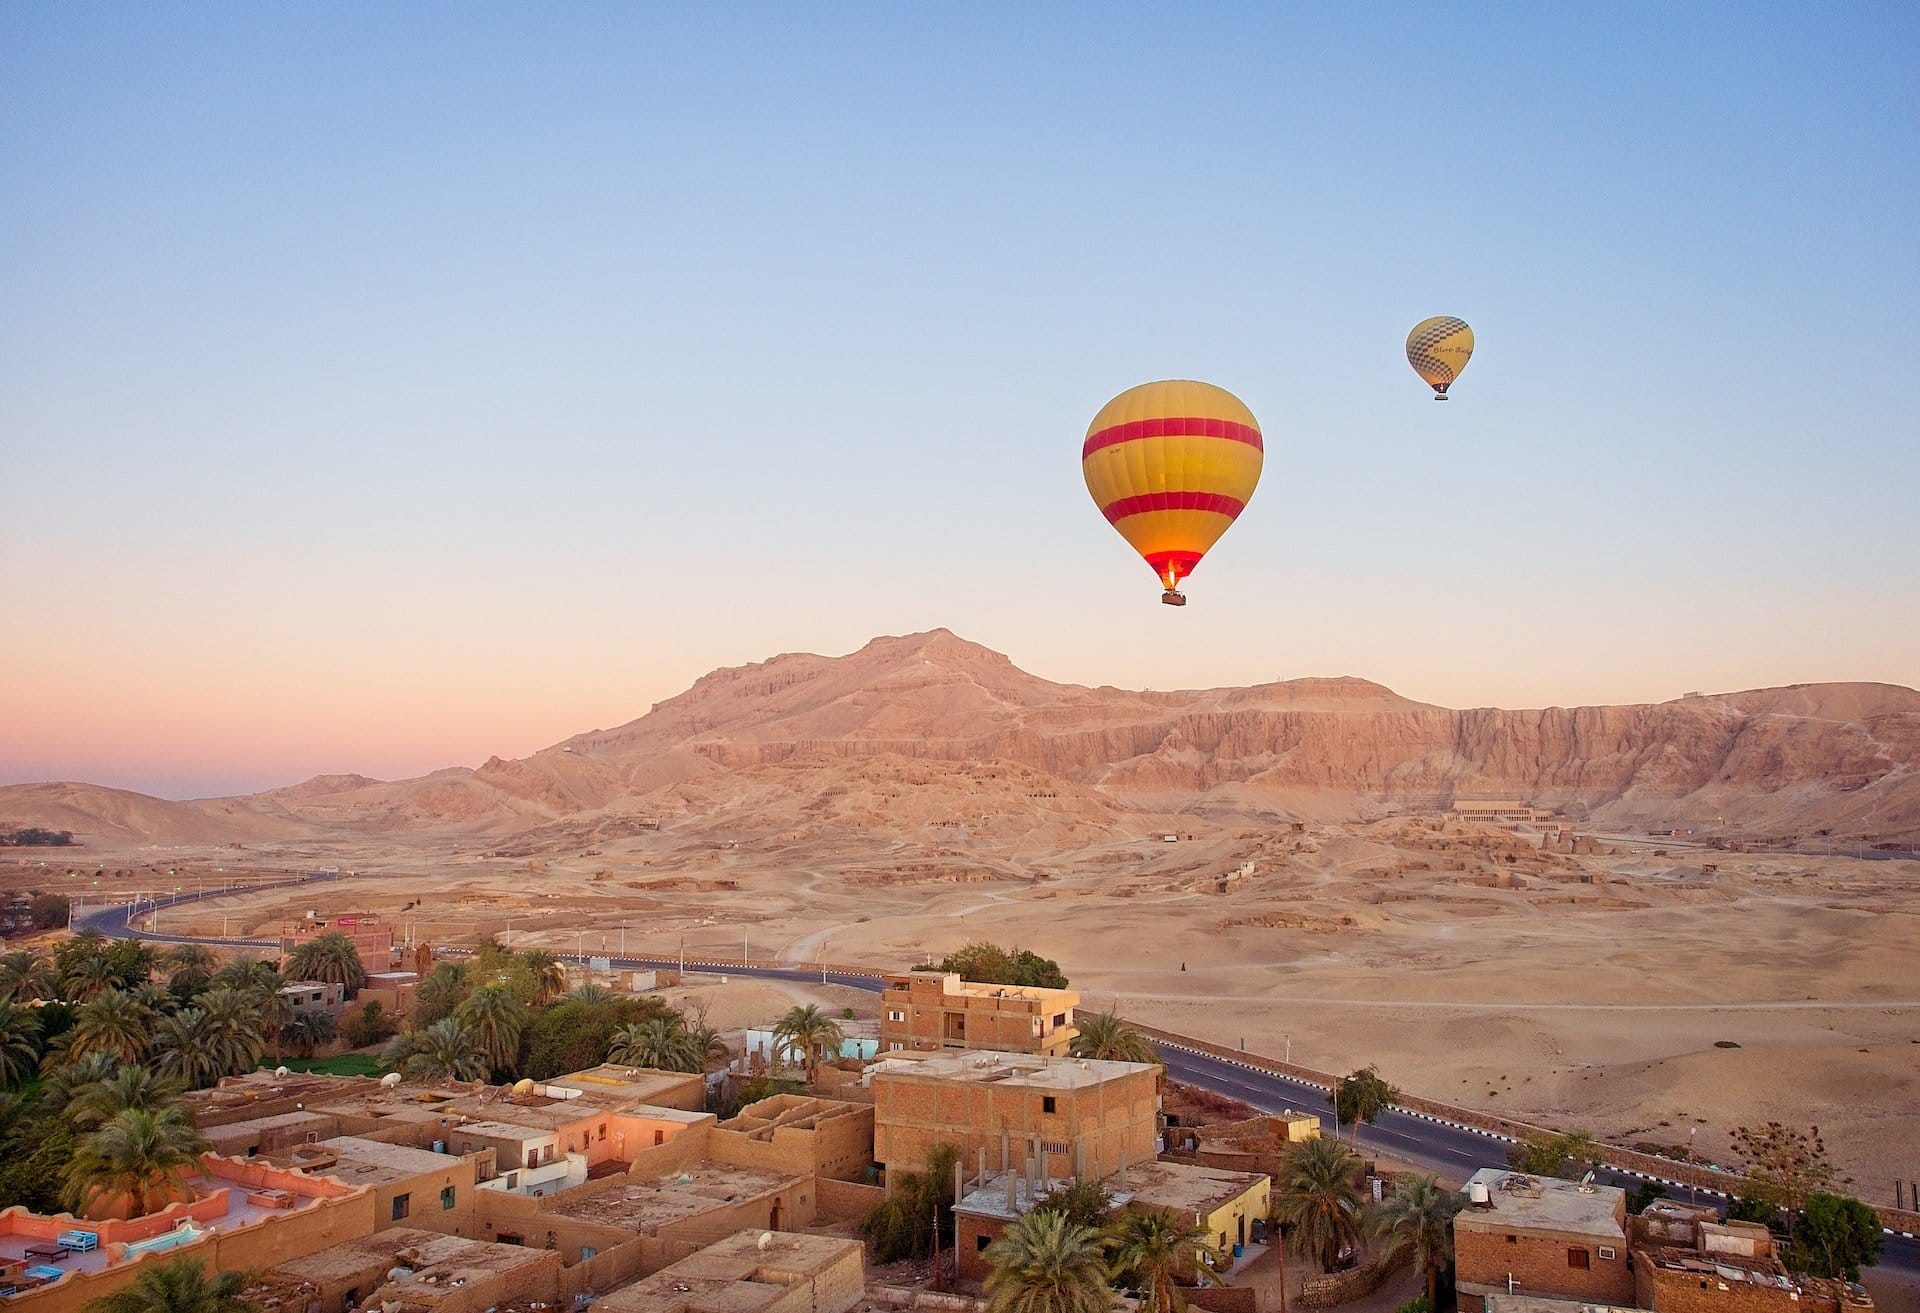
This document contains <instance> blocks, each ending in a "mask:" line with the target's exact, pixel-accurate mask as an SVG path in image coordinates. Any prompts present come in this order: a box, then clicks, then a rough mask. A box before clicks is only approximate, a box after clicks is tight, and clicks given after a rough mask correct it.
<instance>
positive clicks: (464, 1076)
mask: <svg viewBox="0 0 1920 1313" xmlns="http://www.w3.org/2000/svg"><path fill="white" fill-rule="evenodd" d="M386 1060H387V1064H388V1065H389V1066H391V1067H394V1068H396V1069H398V1071H399V1072H400V1074H401V1075H402V1076H404V1077H406V1078H407V1079H408V1080H413V1081H428V1082H441V1081H451V1080H484V1079H485V1078H486V1075H487V1056H486V1054H485V1053H484V1052H482V1051H481V1048H480V1042H479V1041H478V1040H477V1039H475V1038H474V1036H473V1033H472V1032H471V1031H469V1030H468V1029H467V1028H466V1027H465V1026H463V1025H461V1024H460V1021H459V1018H457V1017H442V1018H441V1019H440V1020H438V1021H436V1022H434V1023H433V1024H432V1025H431V1026H428V1027H427V1028H426V1029H425V1030H415V1031H409V1032H408V1033H407V1034H405V1035H402V1036H400V1037H399V1038H397V1039H395V1040H394V1041H393V1043H391V1044H389V1045H388V1046H387V1052H386Z"/></svg>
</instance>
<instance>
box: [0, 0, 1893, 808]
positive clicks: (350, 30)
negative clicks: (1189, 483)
mask: <svg viewBox="0 0 1920 1313" xmlns="http://www.w3.org/2000/svg"><path fill="white" fill-rule="evenodd" d="M1032 9H1033V7H1031V6H1018V5H967V6H932V5H905V4H901V5H889V6H880V5H860V6H837V7H827V6H820V5H809V6H773V5H761V6H752V7H746V8H736V9H731V10H723V9H721V8H719V7H717V6H677V7H667V6H657V7H652V8H648V7H642V6H615V5H607V6H590V5H572V6H531V5H528V6H506V5H499V6H491V7H474V6H465V5H447V6H433V5H427V4H410V5H392V6H383V5H374V4H339V5H301V6H295V5H258V6H256V5H243V4H237V3H236V4H205V5H195V6H178V5H172V6H161V5H101V4H84V3H82V4H54V3H51V2H48V3H39V4H13V5H7V6H5V7H4V8H0V474H3V475H4V482H5V496H4V500H0V617H4V619H0V781H17V780H29V779H45V778H85V779H92V780H97V781H101V782H105V783H112V784H118V785H124V786H128V787H133V788H139V789H143V790H147V791H151V792H157V793H161V794H164V795H168V796H189V795H195V794H203V793H212V792H226V791H236V790H242V789H251V788H257V787H264V786H268V785H273V784H280V783H288V782H292V781H294V780H297V779H300V778H303V777H305V776H307V775H310V774H313V773H315V772H317V771H322V770H358V771H363V772H366V773H369V774H374V775H381V776H396V775H403V774H410V773H417V772H421V771H424V770H427V769H431V768H434V767H438V766H442V765H449V764H474V763H477V762H479V761H481V760H483V759H484V758H485V757H486V756H487V755H489V754H490V753H499V754H502V755H515V754H521V753H525V752H528V751H530V750H532V749H535V748H537V747H540V746H543V745H546V744H549V743H552V742H554V741H556V740H558V739H560V738H562V737H564V736H566V735H568V734H571V733H574V732H576V731H580V730H585V729H589V728H593V727H595V726H607V725H613V724H618V723H620V722H623V721H625V720H628V719H631V718H632V717H634V716H636V715H639V714H640V713H642V712H644V711H645V710H646V709H647V706H648V705H649V704H650V703H651V702H653V701H655V700H657V699H660V698H663V697H666V696H670V695H671V694H673V693H675V692H677V691H679V690H680V689H682V688H683V687H684V686H685V685H686V684H687V683H688V682H690V681H691V680H692V679H693V678H694V677H696V676H697V675H699V674H701V673H702V672H704V671H706V670H708V669H710V668H712V667H714V666H718V665H732V664H739V663H741V662H745V661H753V660H759V659H763V658H765V657H767V656H769V655H771V654H773V653H776V652H781V651H792V650H811V651H826V652H844V651H848V650H851V649H853V648H855V647H858V646H859V645H860V644H861V643H863V642H864V641H865V640H866V639H867V638H869V637H871V636H872V635H875V634H880V633H902V632H907V631H911V630H916V629H925V628H930V627H933V626H936V625H946V626H948V627H950V628H952V629H954V630H956V631H957V632H959V633H961V634H963V635H965V636H967V637H969V638H972V639H975V640H976V641H979V642H982V643H985V644H987V645H989V646H991V647H994V648H996V649H998V650H1000V651H1003V652H1006V653H1008V654H1009V655H1010V656H1011V657H1012V658H1013V659H1014V660H1015V661H1016V662H1017V663H1019V664H1020V665H1022V666H1024V667H1026V668H1027V669H1030V670H1032V671H1034V672H1036V673H1038V674H1041V675H1045V676H1047V677H1050V678H1054V679H1061V680H1072V681H1078V682H1086V683H1115V684H1122V685H1131V686H1148V687H1163V688H1164V687H1180V686H1197V685H1209V684H1225V683H1246V682H1253V681H1257V680H1265V679H1273V678H1280V677H1288V676H1298V675H1310V674H1325V675H1335V674H1354V675H1363V676H1366V677H1369V678H1372V679H1377V680H1380V681H1382V682H1384V683H1386V684H1389V685H1391V686H1392V687H1394V688H1395V689H1397V690H1399V691H1401V692H1403V693H1405V694H1407V695H1408V696H1412V697H1417V698H1422V699H1426V700H1430V701H1436V702H1441V703H1446V704H1449V705H1481V704H1499V705H1506V706H1528V705H1544V704H1549V703H1589V702H1608V701H1637V700H1645V699H1658V698H1665V697H1672V696H1676V695H1678V694H1680V693H1682V692H1685V691H1688V690H1693V689H1705V690H1714V689H1731V688H1743V687H1753V686H1759V685H1767V684H1777V683H1788V682H1795V681H1805V680H1851V679H1868V680H1886V681H1891V682H1896V683H1903V684H1920V502H1916V492H1920V440H1917V439H1916V435H1917V434H1920V421H1916V418H1915V414H1916V397H1915V395H1914V394H1915V387H1916V384H1920V370H1917V369H1916V366H1915V363H1914V341H1913V333H1914V328H1915V323H1914V314H1915V309H1914V308H1915V306H1916V305H1920V240H1917V239H1916V232H1917V231H1920V229H1917V228H1916V223H1920V146H1917V145H1916V142H1920V108H1917V106H1920V90H1917V88H1920V79H1916V77H1915V72H1914V70H1915V69H1916V68H1920V8H1916V7H1915V6H1912V5H1899V4H1872V5H1868V4H1860V5H1852V6H1842V5H1832V6H1807V5H1797V6H1791V5H1778V6H1765V5H1755V4H1738V5H1725V6H1710V5H1698V6H1693V5H1689V6H1678V5H1664V4H1663V5H1647V6H1632V5H1615V4H1607V5H1600V4H1593V5H1586V6H1580V5H1551V6H1547V5H1515V6H1512V7H1497V6H1471V7H1469V6H1438V7H1435V6H1431V5H1429V6H1419V7H1416V6H1410V5H1409V6H1394V7H1388V6H1333V5H1316V6H1300V7H1296V8H1283V7H1280V6H1272V5H1264V4H1263V5H1255V6H1249V7H1245V8H1231V7H1221V6H1205V7H1196V8H1194V9H1193V10H1191V11H1185V12H1183V11H1179V10H1176V9H1175V8H1173V7H1171V6H1137V7H1132V8H1128V9H1121V8H1118V7H1113V6H1094V5H1078V6H1072V7H1053V8H1052V9H1051V10H1050V11H1049V12H1048V13H1047V14H1044V15H1038V16H1036V15H1035V14H1034V13H1033V12H1032ZM1440 313H1445V314H1456V315H1460V316H1462V317H1464V318H1466V319H1467V320H1469V321H1470V322H1471V323H1472V324H1473V325H1474V327H1475V329H1476V331H1477V333H1478V337H1479V354H1478V355H1477V356H1476V357H1475V359H1474V361H1473V365H1472V368H1471V369H1470V370H1469V371H1468V373H1467V374H1466V376H1465V378H1464V379H1463V381H1462V382H1461V383H1460V384H1459V385H1458V387H1457V388H1456V390H1455V400H1454V401H1453V402H1452V403H1450V404H1448V405H1446V406H1435V405H1433V404H1432V403H1430V402H1429V401H1428V400H1426V395H1427V394H1426V391H1425V389H1424V388H1423V387H1422V386H1421V385H1420V384H1419V383H1418V381H1417V380H1416V379H1415V378H1414V377H1413V375H1412V373H1411V372H1410V371H1409V370H1408V368H1407V366H1406V363H1405V361H1404V359H1403V358H1402V355H1401V345H1402V340H1403V338H1404V336H1405V334H1406V331H1407V328H1408V327H1409V326H1410V325H1411V324H1412V323H1413V322H1414V321H1416V320H1418V319H1420V318H1422V317H1424V316H1426V315H1429V314H1440ZM1162 377H1198V378H1205V379H1208V380H1211V381H1213V382H1217V383H1220V384H1222V385H1224V386H1226V387H1228V388H1231V389H1233V390H1234V391H1235V392H1237V393H1238V394H1239V395H1240V396H1241V397H1242V398H1244V399H1245V400H1246V401H1247V403H1248V404H1249V405H1250V406H1251V407H1252V408H1253V410H1254V412H1255V413H1256V414H1257V415H1258V416H1259V417H1260V420H1261V422H1262V426H1263V428H1264V429H1265V433H1266V440H1267V451H1268V456H1267V468H1266V475H1265V479H1264V482H1263V484H1262V486H1261V489H1260V492H1259V494H1258V495H1257V496H1256V497H1255V498H1254V500H1253V502H1252V504H1251V506H1250V508H1249V509H1248V511H1247V513H1246V514H1245V515H1244V516H1243V517H1242V518H1241V520H1240V522H1239V523H1238V524H1237V525H1236V526H1235V528H1234V529H1233V531H1232V532H1231V533H1230V534H1228V536H1227V537H1226V538H1225V539H1224V540H1223V541H1222V542H1221V544H1220V546H1219V547H1218V548H1217V549H1216V551H1215V552H1214V554H1213V555H1212V556H1210V557H1209V558H1208V559H1207V561H1206V562H1205V564H1204V565H1203V566H1202V567H1201V568H1200V569H1199V571H1198V572H1197V573H1196V574H1195V576H1194V578H1193V579H1192V581H1191V582H1190V584H1189V586H1188V590H1187V591H1188V593H1189V595H1190V596H1191V598H1192V604H1191V605H1190V606H1189V607H1187V608H1186V609H1185V610H1184V611H1174V610H1171V609H1169V608H1166V607H1162V606H1161V605H1160V604H1159V602H1158V600H1157V590H1156V587H1155V585H1154V581H1153V579H1152V577H1151V575H1150V572H1149V571H1148V569H1147V567H1146V566H1144V565H1143V564H1141V563H1140V562H1139V560H1138V559H1137V558H1134V557H1132V556H1130V554H1129V553H1128V551H1127V548H1126V546H1125V544H1124V543H1122V542H1121V540H1120V538H1119V537H1118V535H1116V534H1115V533H1114V532H1113V531H1112V530H1111V529H1110V528H1109V527H1108V526H1107V525H1106V523H1105V522H1104V521H1103V520H1102V519H1101V517H1100V515H1099V514H1098V512H1097V511H1096V510H1095V508H1094V507H1093V506H1092V504H1091V503H1090V501H1089V499H1088V497H1087V494H1086V491H1085V489H1084V488H1083V486H1082V485H1081V481H1080V473H1079V447H1080V440H1081V438H1082V436H1083V434H1084V432H1085V428H1086V424H1087V421H1088V420H1089V419H1090V418H1091V417H1092V415H1093V414H1094V412H1095V411H1096V410H1097V409H1098V408H1099V407H1100V406H1101V404H1102V403H1104V402H1105V401H1106V400H1107V399H1108V398H1109V397H1110V396H1112V395H1113V394H1114V393H1116V392H1118V391H1120V390H1121V389H1123V388H1125V387H1128V386H1130V385H1132V384H1134V383H1136V382H1140V381H1143V380H1146V379H1152V378H1162Z"/></svg>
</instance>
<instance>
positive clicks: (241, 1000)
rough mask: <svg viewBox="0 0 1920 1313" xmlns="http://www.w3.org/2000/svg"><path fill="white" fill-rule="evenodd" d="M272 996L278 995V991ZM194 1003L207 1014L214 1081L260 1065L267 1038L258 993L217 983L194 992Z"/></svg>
mask: <svg viewBox="0 0 1920 1313" xmlns="http://www.w3.org/2000/svg"><path fill="white" fill-rule="evenodd" d="M274 997H276V998H277V997H280V995H279V992H278V991H277V990H276V991H275V993H274ZM193 1006H194V1007H196V1008H198V1009H199V1010H200V1011H201V1012H203V1013H205V1014H206V1023H205V1024H206V1032H207V1042H208V1045H209V1047H210V1050H211V1052H212V1055H213V1061H212V1067H213V1080H214V1081H218V1080H219V1079H220V1077H222V1076H238V1075H240V1074H241V1073H242V1072H248V1071H252V1070H253V1069H254V1068H255V1067H257V1066H259V1065H260V1055H261V1054H262V1053H264V1052H266V1048H267V1039H266V1024H265V1021H264V1019H263V1017H262V1013H263V1008H262V1006H261V998H260V995H259V994H258V993H256V992H254V991H253V990H249V989H234V988H232V987H230V986H226V985H220V986H217V987H215V988H213V989H209V990H206V991H204V992H202V993H200V994H196V995H194V999H193ZM209 1083H211V1082H209Z"/></svg>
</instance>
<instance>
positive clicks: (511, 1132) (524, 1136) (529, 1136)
mask: <svg viewBox="0 0 1920 1313" xmlns="http://www.w3.org/2000/svg"><path fill="white" fill-rule="evenodd" d="M447 1130H448V1132H449V1133H451V1132H454V1131H461V1132H464V1133H466V1134H468V1135H478V1136H480V1137H482V1138H483V1139H488V1140H550V1139H552V1138H553V1132H552V1131H551V1130H549V1129H548V1128H546V1127H544V1126H522V1125H519V1124H518V1123H515V1122H461V1123H460V1124H459V1125H458V1126H449V1127H448V1128H447Z"/></svg>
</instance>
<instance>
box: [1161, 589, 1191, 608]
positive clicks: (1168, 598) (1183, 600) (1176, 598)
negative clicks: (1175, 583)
mask: <svg viewBox="0 0 1920 1313" xmlns="http://www.w3.org/2000/svg"><path fill="white" fill-rule="evenodd" d="M1160 600H1161V601H1162V602H1164V603H1165V604H1166V605H1168V606H1185V605H1186V604H1187V595H1186V594H1185V593H1176V592H1174V591H1173V589H1171V588H1169V589H1167V591H1166V592H1164V593H1162V594H1160Z"/></svg>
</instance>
